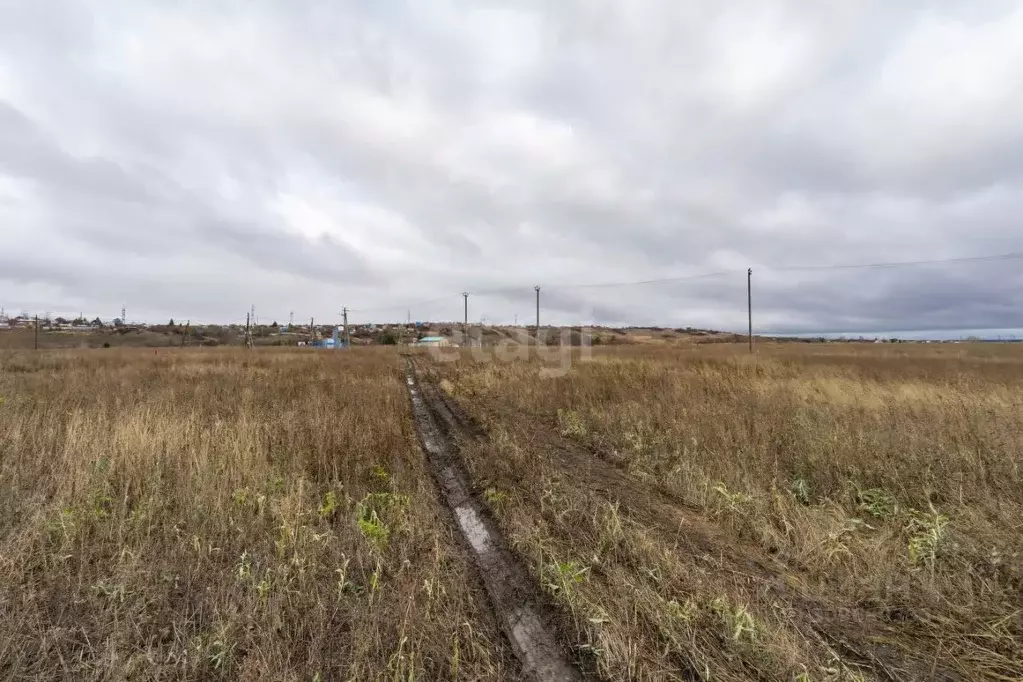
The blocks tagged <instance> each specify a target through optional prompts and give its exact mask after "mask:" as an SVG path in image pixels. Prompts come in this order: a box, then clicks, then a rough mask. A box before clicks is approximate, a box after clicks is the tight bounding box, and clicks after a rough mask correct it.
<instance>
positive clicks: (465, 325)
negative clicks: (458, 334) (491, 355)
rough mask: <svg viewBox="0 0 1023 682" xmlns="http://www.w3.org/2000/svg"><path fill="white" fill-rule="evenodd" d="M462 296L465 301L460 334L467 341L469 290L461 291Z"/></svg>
mask: <svg viewBox="0 0 1023 682" xmlns="http://www.w3.org/2000/svg"><path fill="white" fill-rule="evenodd" d="M462 298H463V299H464V301H465V317H463V318H462V336H464V337H465V340H466V341H467V342H468V341H469V292H468V291H463V292H462ZM469 345H470V346H471V345H472V343H469Z"/></svg>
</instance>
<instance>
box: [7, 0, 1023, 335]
mask: <svg viewBox="0 0 1023 682" xmlns="http://www.w3.org/2000/svg"><path fill="white" fill-rule="evenodd" d="M893 5H897V6H893ZM300 7H301V8H300ZM1021 36H1023V8H1021V7H1020V5H1019V3H1017V2H1013V1H1010V0H1005V1H1001V0H989V1H978V2H973V3H953V2H941V1H939V2H923V1H917V0H907V1H906V2H902V3H885V2H880V1H874V0H863V1H857V2H838V1H834V2H832V1H830V0H829V1H825V2H820V3H813V6H812V7H810V5H808V4H807V3H805V2H797V1H796V0H775V1H773V2H770V1H766V0H756V1H754V0H747V1H744V2H733V3H724V4H722V3H678V2H669V1H667V0H664V1H660V0H657V1H650V2H644V3H631V2H611V1H610V0H587V1H585V2H583V1H582V0H566V1H564V2H559V3H549V2H547V3H540V2H533V1H527V2H516V3H510V2H508V3H502V2H496V1H491V2H474V3H468V2H462V1H458V0H437V1H436V2H430V3H412V2H397V1H394V2H391V1H387V0H384V1H382V2H374V3H366V2H356V1H355V0H352V1H350V2H325V1H324V2H318V3H317V2H314V3H298V4H296V3H277V2H256V3H236V2H217V3H212V2H182V3H173V4H168V3H156V2H153V3H145V2H132V3H127V2H125V3H119V2H85V1H81V2H62V3H57V4H49V3H18V2H2V1H0V287H2V292H3V293H2V294H0V298H2V299H3V300H2V301H0V303H2V304H4V305H5V306H6V307H7V309H8V311H11V310H19V309H22V308H24V309H26V310H31V311H33V312H44V311H52V312H61V311H65V312H77V311H79V310H84V311H88V313H89V314H90V315H93V314H95V315H100V316H102V317H113V316H114V315H116V314H117V313H118V312H119V310H120V307H121V305H122V304H126V305H127V306H128V308H129V318H149V319H162V318H165V317H170V316H174V317H178V318H191V319H193V320H206V321H239V320H243V319H244V316H245V312H246V311H247V310H248V309H249V306H250V305H252V304H255V306H256V308H257V313H258V314H259V315H260V317H262V318H266V317H273V318H277V319H278V320H281V319H284V318H286V317H287V315H288V314H289V313H291V312H292V311H293V312H294V313H295V316H296V318H298V319H307V318H308V317H310V316H316V317H317V318H318V319H320V320H323V321H330V320H335V319H337V317H338V311H339V310H340V307H341V306H342V305H347V306H349V307H350V308H352V309H355V310H357V311H359V312H358V313H355V314H353V317H355V318H356V319H367V320H368V319H374V320H378V321H379V320H387V319H403V318H404V317H405V315H406V314H408V312H409V309H410V308H411V314H412V316H413V317H415V318H420V319H431V318H432V319H458V318H460V317H461V312H462V305H461V304H462V301H461V296H459V292H461V291H464V290H468V291H470V292H473V296H472V297H471V298H470V316H471V317H472V318H473V319H479V318H486V319H487V320H488V321H491V322H495V323H496V322H507V323H510V322H512V321H513V320H514V319H515V317H516V316H518V318H519V319H520V320H521V321H525V320H527V319H532V316H533V314H534V312H533V305H534V292H533V288H532V287H533V285H534V284H541V285H543V287H544V290H543V292H542V296H543V308H544V312H543V314H544V319H545V320H546V321H551V322H561V323H573V322H574V323H579V322H599V323H611V324H644V323H651V324H654V323H656V324H664V325H672V326H687V325H691V326H702V327H716V328H732V329H741V328H743V327H744V326H745V313H746V311H745V303H746V302H745V295H746V282H745V274H744V271H745V268H746V267H752V268H753V269H754V273H755V274H754V283H755V297H754V301H755V305H756V318H757V327H758V328H760V329H763V330H773V331H816V330H819V331H841V330H846V329H848V330H867V331H869V330H872V329H936V328H940V329H954V328H997V327H1013V326H1018V325H1019V320H1020V319H1021V314H1023V305H1021V304H1020V303H1019V296H1017V295H1016V292H1018V291H1020V290H1021V288H1023V267H1021V264H1023V261H995V262H986V263H980V264H977V263H974V264H957V265H944V266H938V265H934V266H918V267H911V268H903V269H884V270H876V269H868V270H831V271H810V272H806V271H798V272H797V271H787V270H783V269H780V268H784V267H785V266H792V265H829V264H843V263H857V262H864V263H869V262H887V261H905V260H912V261H916V260H930V259H946V258H958V257H964V256H974V255H983V254H992V253H1005V252H1012V251H1023V239H1021V238H1020V234H1021V233H1020V230H1019V228H1018V225H1017V223H1018V220H1019V218H1018V217H1019V216H1020V215H1023V192H1021V189H1023V127H1021V126H1020V125H1019V121H1021V120H1023V39H1021ZM721 270H728V271H734V274H730V275H722V276H718V277H709V278H703V279H692V280H685V281H678V282H674V283H661V284H648V285H636V286H627V287H594V288H585V287H582V288H580V287H576V286H575V285H579V284H585V283H594V282H617V281H622V282H626V281H638V280H651V279H663V278H679V277H686V276H689V275H696V274H700V273H705V272H716V271H721ZM573 287H575V288H573ZM487 292H493V293H487ZM434 299H440V300H434ZM421 301H432V302H430V303H421V304H418V305H414V306H413V305H411V304H414V303H417V302H421Z"/></svg>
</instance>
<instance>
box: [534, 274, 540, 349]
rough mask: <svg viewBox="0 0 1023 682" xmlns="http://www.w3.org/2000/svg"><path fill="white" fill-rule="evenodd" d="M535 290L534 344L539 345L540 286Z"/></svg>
mask: <svg viewBox="0 0 1023 682" xmlns="http://www.w3.org/2000/svg"><path fill="white" fill-rule="evenodd" d="M533 288H534V289H536V343H537V345H539V344H540V285H539V284H537V285H536V286H535V287H533Z"/></svg>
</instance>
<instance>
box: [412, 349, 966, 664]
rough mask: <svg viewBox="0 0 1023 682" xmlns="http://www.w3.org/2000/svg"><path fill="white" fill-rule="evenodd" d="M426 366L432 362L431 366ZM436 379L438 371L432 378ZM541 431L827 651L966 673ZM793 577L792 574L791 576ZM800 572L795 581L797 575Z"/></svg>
mask: <svg viewBox="0 0 1023 682" xmlns="http://www.w3.org/2000/svg"><path fill="white" fill-rule="evenodd" d="M424 371H425V372H430V369H428V368H424ZM433 378H435V377H433ZM420 390H421V394H422V395H423V396H424V400H425V401H427V402H428V403H429V405H430V410H431V412H432V415H433V417H434V419H435V426H439V427H440V429H441V430H442V431H443V433H444V435H445V437H446V438H448V440H449V441H450V442H456V441H457V440H458V439H460V438H469V439H473V440H476V441H480V442H485V441H486V440H487V438H488V435H487V432H486V430H485V429H483V428H482V427H480V426H479V425H478V424H477V423H476V422H475V421H474V420H473V419H472V418H471V417H470V416H469V415H468V414H466V413H465V411H464V410H463V409H462V408H461V407H460V406H459V405H458V404H457V403H456V402H454V401H452V400H451V399H449V398H448V396H446V395H445V394H444V393H443V391H440V390H439V389H438V388H437V386H436V385H435V384H434V383H433V382H432V381H431V377H429V376H427V375H425V374H424V378H423V384H422V387H421V389H420ZM534 426H535V428H536V432H535V436H536V437H537V438H539V439H541V440H542V441H543V445H544V452H545V453H546V454H547V455H548V456H552V457H553V458H554V459H555V461H557V462H559V464H560V465H561V467H562V468H564V469H565V470H566V471H571V472H572V473H573V479H574V481H575V483H576V484H577V485H581V486H584V487H586V488H588V489H589V490H591V491H593V492H597V493H606V494H607V495H608V497H609V499H610V498H613V499H614V500H616V501H618V502H620V503H621V504H622V505H623V507H624V508H625V509H626V510H627V513H628V514H629V515H630V516H631V517H632V518H634V519H636V520H640V521H642V522H644V524H645V525H647V526H648V527H649V528H650V529H651V530H655V531H659V532H660V533H662V534H664V535H665V536H666V537H670V539H671V540H672V541H673V542H674V543H675V544H676V545H677V547H678V549H679V550H680V551H683V552H686V553H688V554H690V555H692V556H693V557H701V556H703V557H714V559H715V560H714V564H715V568H716V569H717V570H720V571H723V572H728V573H734V574H736V575H741V576H746V577H747V578H748V579H749V580H753V581H756V582H757V583H759V584H761V585H762V586H764V587H765V588H766V589H768V590H769V591H770V592H771V593H773V594H775V595H777V596H778V597H779V598H781V599H783V600H784V601H786V602H788V603H789V604H791V605H792V606H793V607H794V608H795V609H797V610H798V611H799V612H800V613H801V616H800V617H799V618H798V621H799V622H798V623H793V625H794V627H796V628H797V629H798V630H800V631H802V632H803V634H804V635H805V636H806V637H807V638H808V639H810V640H816V641H817V642H818V643H819V644H820V645H821V646H822V647H824V648H825V649H826V650H830V651H832V652H835V653H836V654H838V653H840V654H841V656H842V658H844V659H845V660H847V661H850V662H854V663H856V664H858V665H860V666H863V667H866V668H867V669H870V670H872V671H873V673H874V674H875V675H877V677H878V678H880V679H885V680H891V681H892V682H895V681H899V680H907V679H914V680H915V679H930V680H940V681H942V682H960V681H964V680H965V679H966V678H964V677H963V675H962V674H961V673H960V672H959V671H958V670H956V669H953V668H950V667H949V666H947V665H945V664H943V663H941V662H939V661H938V656H937V655H938V653H939V652H937V651H936V650H935V649H934V642H932V641H930V638H929V637H927V636H926V635H925V634H924V633H923V632H918V631H917V630H918V629H919V628H916V627H913V625H912V624H911V623H899V624H893V623H887V622H884V621H883V620H882V619H881V618H879V617H878V614H876V613H873V612H871V611H869V610H867V609H864V608H863V607H861V606H859V605H856V604H845V603H842V600H841V599H837V598H835V597H833V596H831V595H827V594H822V593H820V592H819V591H818V590H815V589H813V588H811V587H810V586H809V585H807V584H805V583H803V582H802V581H801V580H799V579H798V578H797V575H798V571H796V572H795V573H794V572H793V571H792V569H791V567H787V566H783V565H779V563H778V562H777V561H776V560H775V559H774V558H772V557H770V556H768V555H766V554H765V553H764V552H763V551H762V550H760V549H759V548H757V547H754V546H752V545H751V544H749V543H748V542H745V541H743V540H741V539H739V538H738V537H735V536H734V535H732V534H731V533H729V532H728V531H726V530H725V529H724V528H722V527H720V525H719V524H717V523H715V522H714V521H712V520H710V519H706V518H702V517H701V515H700V514H699V513H698V512H697V510H695V509H693V508H691V507H689V506H687V505H685V504H684V503H683V502H682V501H681V500H678V499H675V498H674V497H673V496H672V495H671V494H669V493H668V492H667V491H664V490H661V489H659V488H657V487H651V486H649V485H647V484H644V483H641V482H640V481H637V480H636V479H634V478H633V477H632V476H630V475H629V474H627V473H626V472H625V471H624V470H622V469H621V467H619V466H618V465H616V464H615V463H613V462H611V461H608V460H607V459H605V458H604V457H603V456H602V455H601V454H600V453H597V452H591V451H589V450H587V449H586V448H584V447H581V446H579V445H578V444H576V443H572V442H569V441H568V440H566V439H565V438H563V437H560V436H559V435H558V434H556V433H553V432H551V431H550V430H549V429H546V428H544V427H543V426H542V425H539V424H534ZM786 576H787V578H786ZM793 579H795V580H793ZM898 640H902V641H903V643H904V644H905V643H912V644H913V646H912V647H910V648H903V647H894V646H889V645H886V644H882V643H879V642H880V641H889V642H894V641H898Z"/></svg>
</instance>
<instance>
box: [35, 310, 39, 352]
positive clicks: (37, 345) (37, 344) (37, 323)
mask: <svg viewBox="0 0 1023 682" xmlns="http://www.w3.org/2000/svg"><path fill="white" fill-rule="evenodd" d="M35 349H36V350H39V316H38V315H36V343H35Z"/></svg>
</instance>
